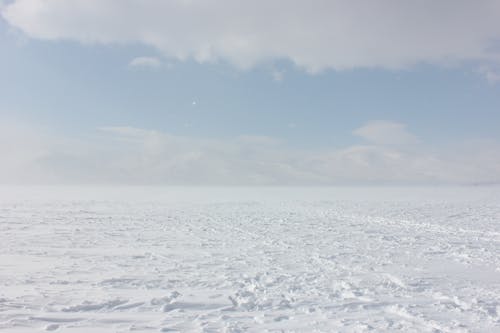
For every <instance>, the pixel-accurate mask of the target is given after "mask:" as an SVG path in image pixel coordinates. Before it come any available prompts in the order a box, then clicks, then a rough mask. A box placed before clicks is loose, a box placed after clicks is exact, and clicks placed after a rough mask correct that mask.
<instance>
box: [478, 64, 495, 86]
mask: <svg viewBox="0 0 500 333" xmlns="http://www.w3.org/2000/svg"><path fill="white" fill-rule="evenodd" d="M478 73H479V74H481V75H482V76H484V78H485V79H486V80H487V81H488V82H489V83H491V84H495V83H498V82H500V70H499V69H494V68H491V67H490V66H481V67H480V68H479V70H478Z"/></svg>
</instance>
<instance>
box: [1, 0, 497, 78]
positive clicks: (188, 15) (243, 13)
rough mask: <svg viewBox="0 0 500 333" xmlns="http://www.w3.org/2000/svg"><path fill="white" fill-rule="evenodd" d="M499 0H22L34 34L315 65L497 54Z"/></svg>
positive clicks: (399, 64) (24, 23) (9, 13)
mask: <svg viewBox="0 0 500 333" xmlns="http://www.w3.org/2000/svg"><path fill="white" fill-rule="evenodd" d="M499 12H500V2H499V1H497V0H483V1H469V0H443V1H435V0H422V1H406V0H403V1H396V0H380V1H362V0H354V1H344V0H313V1H302V0H288V1H279V0H270V1H269V0H255V1H244V2H241V1H237V2H235V1H232V0H172V1H156V0H127V1H123V0H71V1H68V0H44V1H40V0H14V1H12V2H11V3H10V4H8V5H6V6H5V7H4V8H3V9H2V16H3V17H4V19H5V20H6V21H7V22H8V23H9V24H10V25H12V26H14V27H17V28H18V29H20V30H22V31H23V32H24V33H26V34H27V35H28V36H31V37H33V38H38V39H46V40H75V41H79V42H82V43H86V44H88V43H99V44H110V43H118V44H124V43H142V44H144V45H148V46H152V47H155V48H156V49H158V50H159V51H160V52H162V53H163V54H164V55H165V56H167V57H171V58H176V59H180V60H185V59H195V60H196V61H198V62H201V63H204V62H214V61H227V62H229V63H232V64H234V65H235V66H238V67H239V68H249V67H252V66H255V65H256V64H259V63H262V62H267V61H272V60H277V59H278V60H279V59H288V60H290V61H292V62H293V63H295V64H296V65H297V66H299V67H302V68H305V69H306V70H307V71H309V72H318V71H321V70H324V69H336V70H342V69H351V68H373V67H382V68H388V69H400V68H407V67H409V66H412V65H414V64H418V63H428V64H435V65H455V64H457V63H460V62H463V61H480V62H484V63H498V62H499V61H500V50H499V48H498V47H497V46H498V41H499V40H500V25H499V24H498V18H499V17H498V13H499Z"/></svg>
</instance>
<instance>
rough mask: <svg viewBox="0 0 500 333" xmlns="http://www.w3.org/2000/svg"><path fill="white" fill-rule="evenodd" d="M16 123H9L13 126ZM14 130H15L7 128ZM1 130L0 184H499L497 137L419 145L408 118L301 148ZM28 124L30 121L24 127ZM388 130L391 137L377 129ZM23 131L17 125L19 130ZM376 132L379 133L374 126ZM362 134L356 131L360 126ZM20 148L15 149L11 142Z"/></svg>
mask: <svg viewBox="0 0 500 333" xmlns="http://www.w3.org/2000/svg"><path fill="white" fill-rule="evenodd" d="M10 127H11V126H10ZM11 128H12V127H11ZM21 128H22V126H17V127H16V130H14V131H12V130H11V131H7V130H5V131H1V139H2V140H1V142H8V143H9V144H4V145H0V154H1V156H4V157H5V158H3V159H2V162H3V163H2V164H1V165H0V182H1V183H5V182H12V183H37V182H38V183H118V184H178V185H186V184H190V185H290V184H294V185H332V184H442V183H449V184H474V183H494V182H498V181H500V144H499V143H497V142H484V141H481V142H480V141H477V142H471V143H469V144H468V145H465V144H460V145H458V144H457V145H456V146H455V149H452V148H450V147H446V148H443V149H438V148H436V147H432V148H431V147H426V146H425V145H424V144H420V145H418V147H415V149H408V147H407V146H401V145H399V144H400V143H401V142H406V143H412V142H414V141H413V140H414V136H413V135H410V134H409V133H407V132H406V130H405V129H404V128H405V127H404V125H403V124H398V123H391V122H383V123H382V122H370V123H368V124H367V125H366V126H363V127H361V128H360V129H358V130H356V131H355V132H361V133H362V134H363V135H364V136H366V137H367V138H368V139H369V140H370V142H369V143H368V144H365V145H353V146H348V147H344V148H341V149H326V150H325V149H323V150H302V149H297V148H293V147H291V146H290V145H288V144H287V143H286V142H284V141H283V140H280V139H277V138H273V137H267V136H239V137H235V138H233V140H231V141H227V140H222V139H206V138H194V137H185V136H178V135H171V134H169V133H165V132H161V131H156V130H148V129H141V128H135V127H128V126H106V127H101V128H99V129H97V131H95V132H94V133H93V134H92V135H90V133H89V135H88V136H87V138H86V139H77V138H72V137H54V136H52V135H50V134H48V133H50V131H45V132H41V131H38V130H33V129H27V130H21ZM26 128H28V127H26ZM380 128H385V129H386V130H388V131H389V132H391V134H390V135H389V136H385V135H381V134H380V133H379V132H378V130H379V129H380ZM18 129H19V130H18ZM374 129H376V130H374ZM358 134H359V133H358ZM13 147H14V148H13Z"/></svg>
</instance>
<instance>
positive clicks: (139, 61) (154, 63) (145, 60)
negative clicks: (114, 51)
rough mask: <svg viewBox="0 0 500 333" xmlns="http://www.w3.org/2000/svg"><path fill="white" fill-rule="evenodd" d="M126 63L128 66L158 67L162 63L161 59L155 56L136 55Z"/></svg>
mask: <svg viewBox="0 0 500 333" xmlns="http://www.w3.org/2000/svg"><path fill="white" fill-rule="evenodd" d="M128 65H129V66H130V67H148V68H159V67H161V65H162V61H161V60H160V59H158V58H156V57H137V58H134V59H132V60H131V61H130V62H129V63H128Z"/></svg>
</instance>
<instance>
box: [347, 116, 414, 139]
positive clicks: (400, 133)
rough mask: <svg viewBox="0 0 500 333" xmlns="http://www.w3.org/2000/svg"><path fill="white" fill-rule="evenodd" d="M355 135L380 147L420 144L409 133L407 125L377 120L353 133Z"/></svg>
mask: <svg viewBox="0 0 500 333" xmlns="http://www.w3.org/2000/svg"><path fill="white" fill-rule="evenodd" d="M353 134H355V135H357V136H360V137H362V138H363V139H365V140H367V141H369V142H370V143H373V144H378V145H411V144H416V143H418V139H417V137H416V136H414V135H413V134H411V133H410V132H408V130H407V129H406V125H404V124H400V123H395V122H391V121H383V120H377V121H372V122H369V123H368V124H366V125H364V126H362V127H360V128H358V129H356V130H354V131H353Z"/></svg>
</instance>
